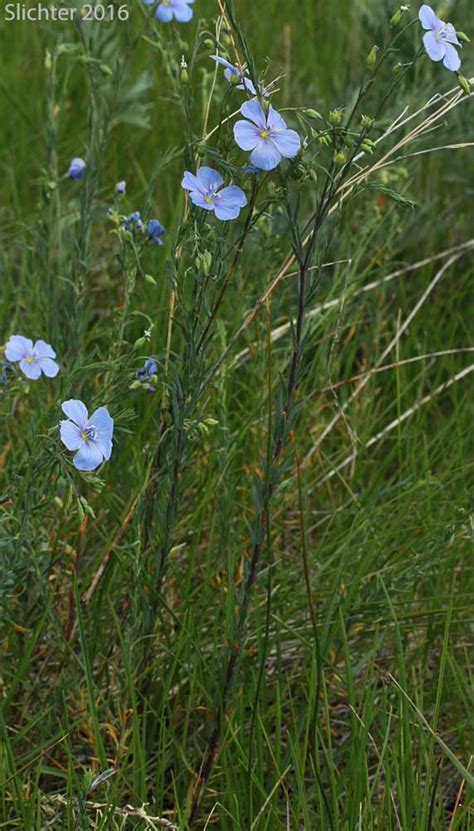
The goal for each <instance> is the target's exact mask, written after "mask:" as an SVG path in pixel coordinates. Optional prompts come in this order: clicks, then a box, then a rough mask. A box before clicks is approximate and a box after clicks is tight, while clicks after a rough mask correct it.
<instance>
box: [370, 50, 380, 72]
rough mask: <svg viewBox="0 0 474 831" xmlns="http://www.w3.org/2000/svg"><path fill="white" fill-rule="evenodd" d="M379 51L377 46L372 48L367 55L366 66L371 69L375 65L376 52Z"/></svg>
mask: <svg viewBox="0 0 474 831" xmlns="http://www.w3.org/2000/svg"><path fill="white" fill-rule="evenodd" d="M378 51H379V47H378V46H372V49H371V50H370V52H369V54H368V55H367V66H368V67H369V69H371V68H372V67H373V66H375V64H376V63H377V52H378Z"/></svg>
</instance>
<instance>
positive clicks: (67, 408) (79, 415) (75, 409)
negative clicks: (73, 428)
mask: <svg viewBox="0 0 474 831" xmlns="http://www.w3.org/2000/svg"><path fill="white" fill-rule="evenodd" d="M61 409H62V411H63V413H64V415H67V417H68V418H70V419H71V421H74V423H75V424H77V426H78V427H80V428H81V430H85V428H86V427H87V421H88V418H89V414H88V412H87V407H86V405H85V404H83V403H82V401H79V399H78V398H69V399H68V401H63V403H62V404H61Z"/></svg>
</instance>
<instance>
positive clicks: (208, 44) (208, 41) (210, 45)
mask: <svg viewBox="0 0 474 831" xmlns="http://www.w3.org/2000/svg"><path fill="white" fill-rule="evenodd" d="M204 46H205V47H206V49H215V48H216V45H215V43H214V41H213V40H211V38H205V40H204Z"/></svg>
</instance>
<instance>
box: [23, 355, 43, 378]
mask: <svg viewBox="0 0 474 831" xmlns="http://www.w3.org/2000/svg"><path fill="white" fill-rule="evenodd" d="M20 369H21V371H22V373H23V375H26V377H27V378H29V379H30V381H37V380H38V378H39V377H40V375H41V368H40V366H39V364H38V363H36V362H34V363H32V364H30V362H29V361H26V360H25V359H24V358H23V360H22V361H20Z"/></svg>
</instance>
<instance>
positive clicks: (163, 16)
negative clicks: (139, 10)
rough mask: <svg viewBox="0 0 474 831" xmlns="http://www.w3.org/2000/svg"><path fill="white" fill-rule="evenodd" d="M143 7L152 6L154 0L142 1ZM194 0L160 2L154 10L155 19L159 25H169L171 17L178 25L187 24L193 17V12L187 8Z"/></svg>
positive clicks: (166, 0) (162, 0)
mask: <svg viewBox="0 0 474 831" xmlns="http://www.w3.org/2000/svg"><path fill="white" fill-rule="evenodd" d="M144 2H145V5H147V6H153V5H154V4H155V2H156V0H144ZM190 3H194V0H161V3H159V5H158V8H157V10H156V17H157V18H158V20H160V21H161V23H170V21H171V20H173V17H174V18H175V19H176V20H177V21H178V23H188V21H189V20H191V18H192V16H193V10H192V9H190V8H189V5H190Z"/></svg>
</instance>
